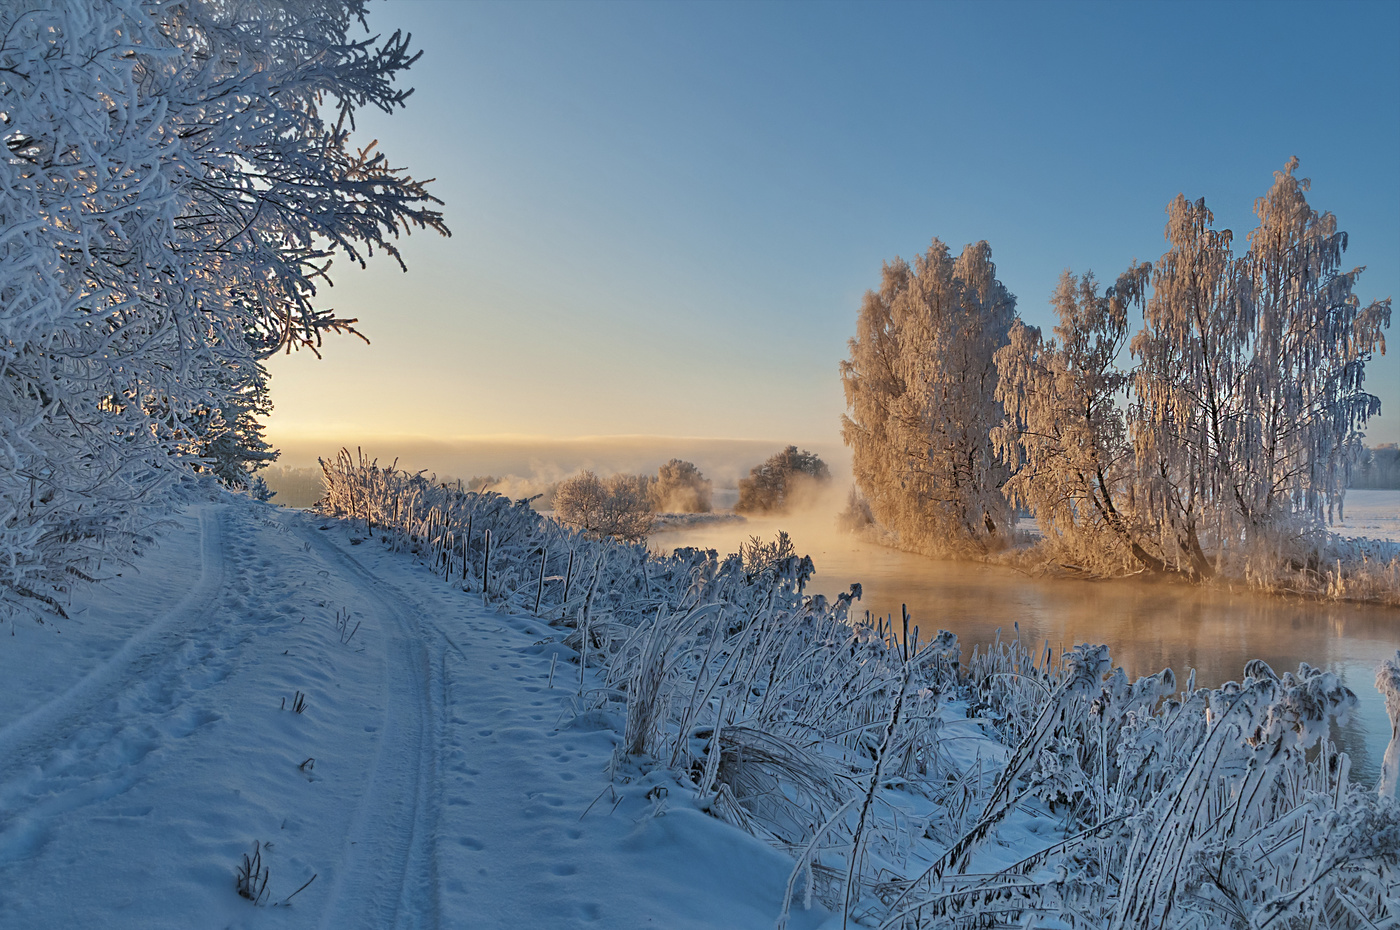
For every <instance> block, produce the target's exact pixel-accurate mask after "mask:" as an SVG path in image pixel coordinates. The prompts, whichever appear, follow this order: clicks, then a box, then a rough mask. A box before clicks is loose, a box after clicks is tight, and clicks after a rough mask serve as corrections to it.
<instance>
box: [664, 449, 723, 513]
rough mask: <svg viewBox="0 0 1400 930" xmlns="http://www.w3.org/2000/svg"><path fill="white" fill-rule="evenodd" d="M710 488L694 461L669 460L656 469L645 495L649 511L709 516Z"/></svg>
mask: <svg viewBox="0 0 1400 930" xmlns="http://www.w3.org/2000/svg"><path fill="white" fill-rule="evenodd" d="M713 488H714V486H713V484H712V483H711V481H710V479H709V478H706V477H705V476H704V474H703V473H701V471H700V469H698V468H696V467H695V463H694V462H686V461H683V460H681V459H671V460H670V461H669V462H667V463H666V464H665V465H662V466H661V467H660V468H659V469H657V472H656V478H655V480H653V481H652V482H651V483H650V487H649V488H648V493H649V494H650V495H651V505H652V508H653V509H654V510H657V511H661V512H663V513H709V512H710V510H711V509H712V505H711V503H710V500H711V495H712V492H713Z"/></svg>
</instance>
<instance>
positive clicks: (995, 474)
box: [841, 239, 1016, 552]
mask: <svg viewBox="0 0 1400 930" xmlns="http://www.w3.org/2000/svg"><path fill="white" fill-rule="evenodd" d="M1015 306H1016V300H1015V298H1014V297H1013V296H1012V295H1011V294H1010V293H1009V292H1008V291H1007V290H1006V288H1005V287H1003V286H1002V284H1001V282H1000V281H998V280H997V279H996V267H995V266H994V265H993V264H992V250H991V247H990V246H989V245H988V244H987V243H986V242H979V243H976V244H975V245H969V246H967V247H966V248H965V249H964V250H963V252H962V254H961V255H960V256H958V258H957V259H953V258H952V256H951V254H950V253H949V250H948V247H947V246H945V245H944V244H943V243H942V242H939V241H938V240H937V239H935V240H933V244H932V245H931V246H930V247H929V249H928V251H927V252H926V253H925V254H923V255H921V256H919V257H918V258H917V259H915V262H914V265H913V266H912V267H911V266H910V265H909V264H908V263H906V262H904V261H903V260H902V259H898V258H897V259H895V260H894V261H893V262H890V263H888V264H886V265H885V266H884V270H883V275H882V281H881V284H880V289H879V290H878V291H870V292H868V293H867V294H866V295H865V300H864V302H863V304H862V306H861V310H860V316H859V318H858V320H857V323H856V338H854V339H852V340H851V341H850V357H849V359H847V360H846V361H844V362H842V363H841V380H842V383H843V385H844V387H845V392H846V406H847V407H848V408H849V413H848V414H847V415H846V416H845V417H843V418H842V438H843V439H844V440H845V442H846V444H847V445H848V446H850V447H851V451H852V453H853V469H854V474H855V480H856V485H857V487H858V488H859V489H860V491H861V493H862V494H863V495H864V497H865V498H866V500H867V501H868V503H869V506H870V509H871V512H872V513H873V515H874V517H875V519H876V521H877V522H878V523H879V524H880V525H881V526H883V527H884V528H885V529H886V530H887V531H890V532H891V533H892V534H894V536H895V537H896V539H897V541H898V543H899V545H901V546H903V547H905V548H909V549H913V550H916V551H924V552H948V551H985V550H987V549H989V548H994V547H996V546H997V545H999V544H1000V543H1001V541H1002V539H1004V536H1005V532H1006V529H1007V527H1008V525H1009V523H1010V511H1009V508H1008V507H1007V503H1006V499H1005V497H1004V496H1003V495H1002V492H1001V485H1002V484H1003V483H1004V481H1005V479H1006V475H1007V471H1006V469H1005V467H1004V466H1003V465H1002V464H1001V463H1000V462H999V461H998V459H997V456H996V452H995V450H994V448H993V446H992V440H991V438H990V431H991V429H992V427H994V426H996V425H997V424H998V423H1000V421H1001V419H1002V411H1001V405H1000V403H999V402H998V400H997V398H996V379H997V369H996V364H995V362H994V355H995V353H996V351H997V350H998V349H1000V348H1001V347H1002V346H1004V345H1006V343H1007V339H1008V330H1009V329H1010V326H1011V323H1012V320H1013V318H1014V315H1015Z"/></svg>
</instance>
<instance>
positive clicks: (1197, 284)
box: [1132, 159, 1390, 577]
mask: <svg viewBox="0 0 1400 930" xmlns="http://www.w3.org/2000/svg"><path fill="white" fill-rule="evenodd" d="M1297 164H1298V163H1297V159H1292V160H1290V161H1289V163H1288V164H1287V166H1286V167H1285V169H1284V170H1283V171H1281V172H1278V173H1276V174H1275V179H1274V184H1273V187H1272V188H1271V189H1270V191H1269V193H1268V194H1267V195H1266V196H1264V197H1262V198H1260V199H1259V200H1258V201H1256V203H1255V213H1256V215H1257V216H1258V217H1259V227H1258V228H1257V229H1256V230H1255V231H1254V232H1252V233H1251V234H1250V236H1249V241H1250V248H1249V250H1248V252H1247V253H1246V254H1244V255H1242V256H1240V257H1238V258H1237V257H1235V256H1234V254H1233V252H1232V248H1231V246H1232V236H1231V234H1230V232H1229V231H1228V230H1221V231H1217V230H1215V229H1214V228H1213V227H1212V224H1213V219H1214V218H1213V216H1212V215H1211V212H1210V211H1209V210H1208V209H1207V208H1206V206H1205V202H1204V200H1201V201H1197V202H1196V203H1194V204H1193V203H1190V202H1188V201H1187V200H1186V199H1185V198H1184V197H1178V198H1177V199H1176V201H1174V202H1173V203H1172V205H1171V206H1170V207H1169V208H1168V211H1167V213H1168V223H1167V240H1168V243H1169V245H1170V248H1169V250H1168V251H1167V253H1166V254H1165V255H1163V256H1162V258H1161V259H1159V260H1158V262H1157V264H1156V266H1155V268H1154V269H1153V274H1152V296H1151V298H1150V299H1149V300H1148V302H1147V308H1146V312H1145V314H1144V325H1143V329H1142V331H1141V332H1140V333H1139V334H1138V335H1137V337H1136V338H1135V339H1134V340H1133V344H1132V351H1133V354H1134V355H1135V356H1136V357H1137V359H1138V366H1137V369H1136V371H1135V372H1134V377H1133V388H1134V397H1135V401H1134V409H1133V414H1132V418H1133V438H1134V443H1135V447H1136V452H1137V458H1138V467H1139V471H1140V477H1141V479H1142V480H1143V482H1144V487H1145V489H1146V492H1147V500H1146V501H1145V508H1144V512H1145V513H1146V514H1148V515H1150V516H1151V517H1152V518H1153V520H1154V521H1155V526H1156V530H1157V535H1158V540H1159V544H1160V545H1161V547H1162V551H1163V553H1164V556H1165V557H1166V558H1167V559H1168V560H1169V561H1171V562H1172V563H1173V564H1174V565H1175V566H1176V567H1178V568H1181V569H1182V570H1184V571H1187V572H1188V573H1190V574H1192V575H1196V576H1202V577H1203V576H1208V575H1210V574H1212V573H1213V572H1215V571H1217V570H1219V569H1220V567H1221V566H1222V564H1223V563H1224V561H1225V560H1226V559H1228V558H1231V557H1232V556H1236V555H1238V556H1239V557H1240V558H1242V559H1243V560H1244V562H1245V563H1246V564H1245V565H1243V566H1242V567H1244V568H1246V569H1247V570H1248V571H1250V572H1252V573H1256V574H1257V573H1261V572H1263V573H1270V572H1273V571H1275V570H1276V569H1277V568H1278V567H1280V566H1287V567H1292V568H1295V569H1296V568H1305V567H1307V559H1308V552H1309V549H1310V546H1309V545H1308V544H1307V542H1306V539H1305V537H1306V536H1307V535H1308V532H1309V530H1310V529H1313V528H1316V527H1318V526H1319V525H1320V524H1321V523H1322V521H1323V520H1324V519H1325V518H1326V517H1327V516H1328V515H1329V513H1330V512H1332V510H1333V509H1334V508H1335V507H1336V506H1338V505H1340V503H1341V500H1342V496H1343V493H1344V487H1345V485H1344V477H1345V476H1344V470H1345V466H1346V464H1347V462H1348V461H1349V460H1350V458H1351V457H1352V456H1354V455H1355V454H1356V453H1357V452H1358V451H1359V447H1360V438H1361V435H1362V434H1361V432H1360V431H1361V429H1362V428H1363V427H1364V426H1365V424H1366V421H1367V419H1368V418H1369V417H1370V416H1372V415H1374V414H1376V413H1378V412H1379V410H1380V402H1379V400H1378V399H1377V398H1376V397H1375V396H1374V395H1371V394H1369V393H1367V392H1366V391H1365V390H1364V388H1363V385H1364V382H1365V365H1366V362H1367V361H1368V360H1369V359H1370V357H1371V355H1372V354H1373V353H1374V352H1376V351H1377V350H1379V351H1382V352H1383V351H1384V349H1385V340H1384V333H1383V330H1384V328H1385V327H1386V326H1388V325H1389V322H1390V300H1389V299H1388V298H1387V299H1385V300H1381V301H1374V302H1372V303H1370V304H1368V305H1367V306H1365V307H1363V306H1362V305H1361V302H1360V300H1359V299H1358V298H1357V297H1356V295H1355V294H1354V293H1353V289H1354V286H1355V283H1356V280H1357V278H1358V277H1359V276H1360V274H1361V271H1362V269H1360V268H1355V269H1352V270H1351V271H1342V270H1341V257H1342V252H1343V250H1344V249H1345V247H1346V234H1345V233H1341V232H1338V231H1337V226H1336V219H1335V217H1333V216H1332V215H1331V214H1330V213H1323V214H1318V213H1316V212H1315V211H1313V210H1312V208H1311V207H1309V206H1308V204H1307V201H1306V199H1305V197H1304V192H1305V191H1306V190H1307V189H1308V183H1307V181H1306V180H1300V179H1297V178H1295V177H1294V175H1293V172H1294V170H1295V169H1296V168H1297ZM1208 549H1210V550H1213V552H1211V553H1208V552H1207V550H1208Z"/></svg>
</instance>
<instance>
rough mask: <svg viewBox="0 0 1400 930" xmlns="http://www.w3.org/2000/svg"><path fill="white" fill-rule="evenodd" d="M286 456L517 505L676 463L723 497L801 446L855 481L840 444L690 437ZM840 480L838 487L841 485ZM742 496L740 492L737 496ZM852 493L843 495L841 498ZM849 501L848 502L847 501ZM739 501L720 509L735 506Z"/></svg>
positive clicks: (301, 443) (483, 441) (474, 443)
mask: <svg viewBox="0 0 1400 930" xmlns="http://www.w3.org/2000/svg"><path fill="white" fill-rule="evenodd" d="M272 439H273V441H274V442H275V443H276V444H277V445H278V446H279V447H280V449H281V450H282V455H281V458H280V459H279V460H278V462H279V464H281V465H283V466H286V467H292V468H305V467H310V466H314V465H315V464H316V460H317V458H327V459H329V458H334V457H335V455H336V453H337V452H339V451H340V449H341V447H342V446H344V447H348V448H349V449H350V451H351V452H352V453H354V452H356V451H363V452H364V454H365V456H366V457H367V458H370V459H376V458H377V459H378V460H379V463H380V464H381V465H389V464H391V463H392V462H394V461H395V460H396V459H397V461H398V463H399V464H398V467H399V468H401V469H405V470H408V471H410V472H412V471H418V470H419V469H422V470H424V471H427V472H430V473H435V474H437V475H439V476H442V475H451V476H452V477H454V478H462V479H464V480H465V479H469V478H472V477H474V476H477V475H491V476H494V477H495V478H497V479H499V483H498V485H493V488H494V489H495V490H497V491H499V492H500V493H503V494H506V495H508V496H512V497H519V496H525V495H527V494H531V493H538V492H539V491H542V490H544V489H545V488H546V487H548V486H549V485H551V484H554V483H556V482H558V481H560V480H561V479H563V478H567V477H568V476H569V475H573V474H576V473H578V472H579V471H580V470H581V469H585V468H586V469H589V470H590V471H593V472H595V473H597V474H598V475H600V476H607V475H611V474H617V473H626V474H653V475H654V474H656V469H657V468H658V467H659V466H660V465H662V464H663V463H665V462H667V461H668V460H670V459H673V458H678V459H684V460H686V461H689V462H693V463H694V464H695V465H697V466H698V467H699V468H700V470H701V471H702V472H704V474H705V477H707V478H709V479H710V480H711V481H713V482H714V486H715V490H716V492H717V494H718V493H719V492H721V491H725V490H732V489H734V488H736V487H737V486H738V482H739V479H740V478H742V477H744V476H746V475H748V473H749V469H751V468H753V467H754V466H755V465H758V464H759V463H761V462H762V461H764V460H765V459H767V458H768V457H769V456H770V455H772V454H773V453H775V452H778V451H780V450H781V449H782V448H783V447H784V446H785V445H790V444H793V443H796V444H797V445H799V446H803V447H804V448H809V449H811V450H812V451H814V452H816V453H817V454H819V455H820V456H821V457H822V458H823V459H824V460H826V462H827V463H828V464H830V465H831V466H832V470H833V472H843V473H845V474H849V465H848V463H849V460H850V456H849V454H848V453H847V452H846V451H845V449H844V448H843V447H842V446H841V445H840V444H839V443H838V444H836V445H834V446H833V445H828V444H821V443H817V444H812V443H807V444H805V445H804V444H803V443H801V442H798V441H797V440H795V439H794V440H792V441H791V442H788V441H775V440H766V439H762V440H760V439H710V438H694V437H685V436H680V437H676V436H580V437H576V438H572V439H555V438H548V437H537V436H488V437H464V438H442V439H434V438H429V437H421V436H418V437H406V436H378V437H373V436H372V437H367V438H365V437H355V436H345V437H341V436H331V435H327V436H297V435H291V436H281V435H276V436H273V437H272ZM841 480H842V479H841V478H840V477H839V476H838V479H837V483H840V482H841ZM734 493H737V492H734ZM842 493H843V494H844V493H845V492H844V491H843V492H842ZM843 499H844V498H843ZM732 504H733V495H732V494H731V495H729V496H726V497H724V498H723V499H722V501H721V500H720V499H717V500H716V501H715V506H716V507H720V506H731V505H732Z"/></svg>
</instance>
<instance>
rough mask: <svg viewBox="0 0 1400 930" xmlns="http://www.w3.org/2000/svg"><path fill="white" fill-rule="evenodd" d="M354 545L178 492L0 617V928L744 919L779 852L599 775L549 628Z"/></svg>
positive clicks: (767, 910)
mask: <svg viewBox="0 0 1400 930" xmlns="http://www.w3.org/2000/svg"><path fill="white" fill-rule="evenodd" d="M322 527H329V528H328V529H322ZM358 538H359V537H352V536H351V534H350V531H349V530H348V529H347V528H346V527H345V526H344V525H343V524H340V523H338V522H334V521H330V522H323V521H321V520H319V519H318V518H316V517H315V516H314V515H311V514H307V513H302V512H296V511H287V510H281V509H279V508H275V507H272V506H269V505H263V504H257V503H254V502H251V501H247V500H243V499H231V498H227V497H224V498H221V499H220V500H218V501H215V502H202V503H199V504H197V505H195V506H192V507H190V508H189V509H188V510H187V511H186V512H185V513H183V514H181V515H179V516H177V517H175V518H173V520H172V523H171V525H170V527H169V528H168V530H167V532H166V533H165V534H164V536H163V537H162V539H161V541H160V544H159V546H158V547H157V548H156V549H155V550H154V551H152V552H150V553H149V554H148V555H147V556H145V557H144V558H143V559H141V560H140V561H139V562H138V563H137V565H136V568H137V569H138V570H136V571H132V570H127V571H124V572H123V573H122V576H121V577H119V578H115V579H113V580H112V581H111V582H110V583H108V584H106V585H100V586H94V587H90V588H87V589H84V590H81V591H79V592H78V593H77V594H75V595H74V597H73V602H72V605H71V609H70V610H69V614H70V617H71V619H69V620H66V621H63V620H59V621H53V622H50V623H48V624H45V625H38V624H34V623H31V622H28V621H21V622H19V623H10V624H6V626H7V627H8V629H6V628H4V627H0V633H4V634H6V635H4V636H3V637H2V638H0V680H3V681H5V683H6V685H7V687H6V702H5V703H4V705H3V706H0V926H3V927H44V926H80V927H81V926H99V925H100V926H104V927H107V928H111V930H121V928H161V927H172V928H173V927H182V928H183V927H191V926H220V927H224V926H228V927H264V926H266V927H312V926H316V927H325V928H342V927H376V928H379V927H395V926H427V927H431V926H471V927H481V928H491V927H502V928H506V927H510V928H515V927H526V926H532V927H551V928H554V927H560V928H566V927H587V926H607V927H647V926H656V927H669V928H688V927H695V928H700V927H734V928H742V927H763V928H769V927H772V926H773V924H774V921H775V920H776V918H777V915H778V914H779V913H780V911H781V909H782V895H783V891H784V888H785V886H786V883H787V879H788V876H789V874H790V871H791V868H792V863H791V860H790V859H789V858H787V857H786V856H784V855H782V854H780V853H779V852H777V851H775V850H773V849H771V848H770V847H768V846H767V845H765V844H763V843H762V842H760V841H759V840H757V839H755V838H753V837H751V836H749V835H747V834H745V833H743V832H741V831H739V830H737V829H735V828H734V827H731V826H729V825H727V824H725V823H722V822H720V821H719V820H716V819H714V818H712V817H709V816H706V815H705V814H703V813H700V812H699V811H698V810H696V808H695V806H694V804H693V802H692V801H691V800H690V798H691V797H692V796H693V792H687V791H686V790H685V789H684V788H682V786H680V785H679V784H678V783H677V782H676V781H675V780H674V777H673V776H671V775H669V774H667V773H665V772H664V770H661V771H657V772H652V773H650V774H647V775H645V776H643V775H641V773H640V772H636V773H629V772H626V771H623V772H618V773H615V774H616V775H617V777H616V778H615V779H614V778H613V777H612V776H613V774H614V773H611V772H609V770H608V767H609V763H610V760H611V759H612V758H613V747H614V745H615V744H616V742H617V741H618V740H619V739H620V736H619V734H618V732H617V729H618V728H619V727H620V726H621V721H620V720H617V719H612V718H609V717H608V716H606V715H603V714H601V713H599V712H592V713H588V714H583V715H581V716H580V715H579V714H578V710H579V709H580V708H581V707H582V704H581V702H580V699H579V697H578V691H579V678H578V669H577V666H576V665H574V664H572V663H567V662H566V660H567V659H568V658H569V657H571V656H572V655H573V652H572V650H568V649H566V648H564V647H563V646H560V645H558V644H555V643H553V642H552V639H553V638H555V633H556V632H557V631H554V630H552V629H551V628H550V627H548V626H547V625H546V624H544V623H543V622H541V621H539V620H537V619H533V618H530V617H524V616H506V615H502V614H498V613H496V612H495V611H494V610H492V609H491V608H489V607H486V606H483V605H482V603H481V599H480V597H479V596H476V597H473V596H470V595H464V594H463V593H462V592H461V590H460V589H453V588H452V587H450V586H448V585H444V584H442V582H441V580H440V579H438V578H436V577H435V576H434V575H433V574H431V573H429V572H426V571H424V570H423V568H422V567H421V566H419V565H416V564H414V563H413V562H412V561H411V560H410V559H409V558H408V557H407V556H405V555H402V554H394V553H392V552H389V551H387V550H385V549H384V548H383V547H381V546H379V545H377V544H373V543H371V542H370V541H368V540H366V541H364V542H362V543H361V544H359V545H356V544H355V540H357V539H358ZM347 610H348V611H349V612H350V614H351V617H352V620H351V623H350V625H349V627H348V628H347V629H349V630H354V633H353V636H350V637H349V638H348V642H346V641H343V640H345V639H346V638H347V637H346V636H345V635H344V633H343V632H338V631H337V628H336V619H337V615H338V614H339V615H341V616H343V612H344V611H347ZM356 624H358V629H355V625H356ZM556 657H557V658H556ZM552 663H557V666H556V667H555V668H553V670H552V669H551V665H552ZM551 671H552V672H553V687H550V676H551ZM599 686H600V685H599V682H598V681H597V680H596V679H595V677H594V673H593V672H592V671H590V672H589V673H588V674H587V675H586V676H585V681H584V688H585V689H592V688H597V687H599ZM297 692H302V693H303V694H304V695H305V700H306V707H305V712H304V713H300V714H298V713H295V712H294V711H292V710H291V709H290V706H291V705H292V704H293V702H294V698H295V696H296V693H297ZM284 700H285V702H286V705H287V706H288V709H283V702H284ZM309 759H310V760H314V762H307V761H306V760H309ZM303 763H305V765H304V766H303ZM633 776H636V777H633ZM629 779H630V780H629ZM255 842H257V843H260V844H261V847H260V851H261V853H262V859H263V863H264V864H265V865H266V867H267V869H268V886H267V887H268V897H267V899H266V902H265V906H262V907H257V906H254V905H253V904H252V903H251V902H249V901H247V900H245V899H242V898H240V897H239V896H238V895H237V893H236V891H235V881H234V875H235V869H236V868H237V866H238V864H239V862H240V860H241V858H242V857H243V856H244V855H245V854H246V855H251V854H252V852H253V846H254V843H255ZM313 876H315V880H314V881H312V882H311V884H310V885H309V886H306V887H305V888H304V890H301V891H300V892H299V893H297V892H298V889H299V888H301V887H302V886H303V885H304V884H305V883H306V882H307V881H308V880H309V879H312V877H313ZM293 893H296V895H295V897H294V898H292V899H291V900H290V902H287V899H288V897H289V896H291V895H293ZM284 902H286V906H282V905H283V903H284ZM273 905H276V906H273ZM826 916H827V915H826V914H825V912H823V911H821V910H820V909H817V910H813V911H802V910H799V909H794V911H793V919H792V923H791V926H793V927H798V928H802V927H813V926H817V925H818V924H820V923H821V922H822V920H824V919H825V918H826Z"/></svg>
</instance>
